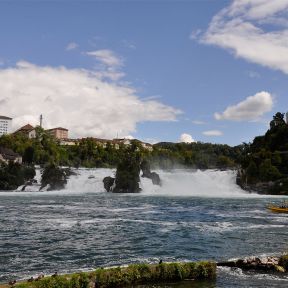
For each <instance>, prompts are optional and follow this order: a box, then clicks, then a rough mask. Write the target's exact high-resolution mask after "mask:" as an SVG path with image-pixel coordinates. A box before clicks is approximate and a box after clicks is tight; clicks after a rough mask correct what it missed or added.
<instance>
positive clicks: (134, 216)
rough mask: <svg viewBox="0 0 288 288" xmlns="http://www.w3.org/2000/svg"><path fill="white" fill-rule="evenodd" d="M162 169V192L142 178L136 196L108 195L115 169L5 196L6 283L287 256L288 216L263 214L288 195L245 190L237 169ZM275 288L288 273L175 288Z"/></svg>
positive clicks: (222, 276)
mask: <svg viewBox="0 0 288 288" xmlns="http://www.w3.org/2000/svg"><path fill="white" fill-rule="evenodd" d="M158 172H159V174H160V177H161V178H162V180H163V185H162V187H158V186H153V185H152V184H151V183H150V180H149V179H142V183H141V185H142V188H143V191H142V192H141V193H139V194H129V195H128V194H126V195H123V194H112V193H107V192H104V189H103V185H102V179H103V177H104V176H109V175H113V173H114V171H113V170H110V169H79V170H77V173H78V175H76V176H71V178H70V179H69V181H68V184H67V187H66V189H65V190H62V191H53V192H33V189H31V192H1V193H0V220H1V221H0V283H1V282H6V281H8V280H11V279H22V278H27V277H30V276H35V275H38V274H40V273H44V274H52V273H54V272H55V271H58V273H66V272H74V271H83V270H91V269H93V268H95V267H108V266H114V265H124V264H129V263H139V262H146V263H157V262H158V261H159V260H160V259H162V260H163V261H164V262H170V261H194V260H203V259H205V260H215V261H221V260H228V259H231V258H240V257H246V256H264V255H274V254H281V253H282V252H284V251H287V250H288V229H287V224H288V215H287V214H286V215H285V214H283V215H281V214H273V213H271V212H269V211H268V210H267V209H266V208H265V207H266V205H267V204H268V203H271V202H276V203H277V202H278V203H279V202H280V201H281V200H283V199H284V198H283V197H282V198H280V197H273V196H261V195H257V194H249V193H246V192H244V191H242V190H241V189H240V188H239V187H238V186H236V184H235V173H234V172H233V171H213V170H207V171H187V170H175V171H170V172H163V171H158ZM38 177H39V175H38ZM268 286H269V287H287V286H288V277H287V276H279V275H268V274H253V273H243V272H242V271H241V270H239V269H230V268H221V269H218V276H217V280H216V281H215V283H208V284H207V283H202V284H201V285H200V284H199V285H198V286H192V284H191V283H190V284H187V283H184V284H183V283H182V284H181V285H180V286H179V285H174V286H173V287H209V288H212V287H268ZM153 287H155V286H153ZM169 287H170V286H169Z"/></svg>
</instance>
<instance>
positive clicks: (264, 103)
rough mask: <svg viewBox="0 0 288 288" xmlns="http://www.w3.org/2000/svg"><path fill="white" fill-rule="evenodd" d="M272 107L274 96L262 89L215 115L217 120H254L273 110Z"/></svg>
mask: <svg viewBox="0 0 288 288" xmlns="http://www.w3.org/2000/svg"><path fill="white" fill-rule="evenodd" d="M272 107H273V97H272V96H271V94H270V93H268V92H265V91H262V92H259V93H256V94H255V95H253V96H249V97H247V98H246V99H245V100H244V101H242V102H240V103H238V104H236V105H233V106H229V107H227V108H226V109H225V111H224V112H223V113H215V114H214V117H215V119H217V120H233V121H253V120H257V119H259V117H261V116H262V115H263V114H264V113H266V112H269V111H271V109H272Z"/></svg>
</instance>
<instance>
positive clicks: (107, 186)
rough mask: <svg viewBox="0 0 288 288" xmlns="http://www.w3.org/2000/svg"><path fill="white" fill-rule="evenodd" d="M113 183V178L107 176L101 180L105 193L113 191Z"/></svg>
mask: <svg viewBox="0 0 288 288" xmlns="http://www.w3.org/2000/svg"><path fill="white" fill-rule="evenodd" d="M114 182H115V178H113V177H110V176H107V177H105V178H104V179H103V183H104V188H105V190H106V191H107V192H111V191H112V189H113V185H114Z"/></svg>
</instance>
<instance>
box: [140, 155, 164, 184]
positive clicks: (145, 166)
mask: <svg viewBox="0 0 288 288" xmlns="http://www.w3.org/2000/svg"><path fill="white" fill-rule="evenodd" d="M140 168H141V170H142V177H144V178H149V179H151V180H152V183H153V184H154V185H159V186H161V179H160V176H159V174H158V173H156V172H151V168H150V163H149V162H148V161H147V160H143V161H142V162H141V165H140Z"/></svg>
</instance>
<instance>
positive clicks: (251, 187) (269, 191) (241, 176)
mask: <svg viewBox="0 0 288 288" xmlns="http://www.w3.org/2000/svg"><path fill="white" fill-rule="evenodd" d="M236 183H237V185H239V186H240V187H241V188H242V189H243V190H246V191H249V192H257V193H259V194H266V195H288V178H282V179H278V180H276V181H260V180H259V181H256V180H254V181H253V182H248V180H247V176H246V174H245V172H244V171H243V170H239V171H238V173H237V177H236Z"/></svg>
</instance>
